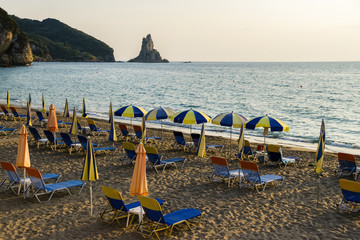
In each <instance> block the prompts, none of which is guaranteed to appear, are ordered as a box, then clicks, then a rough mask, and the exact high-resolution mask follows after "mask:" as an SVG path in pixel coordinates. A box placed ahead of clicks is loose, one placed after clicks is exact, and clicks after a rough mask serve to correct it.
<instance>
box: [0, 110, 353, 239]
mask: <svg viewBox="0 0 360 240" xmlns="http://www.w3.org/2000/svg"><path fill="white" fill-rule="evenodd" d="M19 112H20V113H23V114H24V113H25V110H24V109H19ZM32 116H35V112H34V111H33V112H32ZM58 119H61V120H65V119H64V118H62V117H61V116H60V114H58ZM67 121H70V119H69V120H67ZM80 121H81V125H82V126H87V123H86V120H84V119H80ZM23 124H25V121H16V122H14V121H10V120H0V126H3V127H14V128H16V129H20V127H21V125H23ZM96 124H97V126H98V127H101V128H102V129H109V126H110V125H109V123H107V122H105V121H100V120H96ZM34 126H35V127H36V128H38V129H39V132H41V134H42V130H43V129H44V127H40V125H39V124H38V123H37V121H35V123H34ZM130 129H131V130H132V128H131V127H130ZM59 130H60V131H63V132H68V131H69V126H67V127H65V128H59ZM116 131H117V134H118V135H119V134H120V130H119V128H118V126H117V127H116ZM29 135H30V134H29ZM42 135H43V134H42ZM160 135H161V131H160V130H155V129H148V136H160ZM185 137H186V138H187V139H188V140H190V136H189V135H188V134H185ZM17 139H18V135H17V133H16V134H15V135H13V136H10V137H7V136H0V152H1V161H8V162H11V163H13V164H15V161H16V154H17ZM120 139H121V138H120ZM92 140H93V142H96V143H98V144H99V146H112V143H110V142H108V140H107V135H101V136H96V137H94V136H92ZM135 143H136V144H137V142H136V141H135ZM206 143H207V144H223V143H224V140H223V139H221V138H218V137H207V138H206ZM226 143H227V144H228V141H226ZM232 144H233V154H231V155H229V154H227V151H222V152H219V151H216V150H214V151H208V153H207V156H206V157H205V158H199V157H197V156H196V153H195V150H194V149H193V150H192V151H190V152H189V151H184V150H183V149H182V148H180V147H177V146H176V145H175V140H174V137H173V134H172V132H170V131H164V133H163V139H162V141H161V142H160V143H150V145H154V146H156V147H157V148H158V150H159V153H160V154H161V155H163V156H164V158H171V157H184V158H187V162H186V163H185V166H184V168H180V167H179V168H178V169H175V168H173V167H169V168H168V169H166V170H165V171H164V172H159V173H156V172H155V170H153V169H151V168H149V169H147V179H148V188H149V196H150V197H156V198H160V199H163V200H165V201H166V204H165V205H164V207H163V209H164V212H165V213H169V212H172V211H175V210H179V209H182V208H190V207H193V208H196V209H199V210H201V212H202V214H203V218H202V222H201V224H200V225H199V226H197V225H193V229H192V231H189V230H187V229H185V230H182V231H180V230H174V232H173V234H172V238H173V239H289V238H292V239H359V234H360V230H359V227H360V219H359V214H357V213H347V212H338V211H337V209H336V203H338V202H339V201H340V200H341V196H342V195H341V191H340V187H339V179H338V177H336V176H335V174H334V171H335V169H336V168H337V166H338V161H337V156H336V154H335V153H328V152H326V153H325V158H324V166H323V169H324V173H323V176H322V178H321V186H320V201H319V205H318V206H317V204H316V202H317V193H316V190H317V175H316V174H315V172H314V171H313V168H314V167H313V166H309V165H311V164H313V163H314V155H315V153H314V152H311V151H307V150H305V149H295V148H289V147H287V146H283V153H284V155H285V156H297V157H300V158H301V159H302V162H301V166H300V167H294V166H288V167H287V168H285V169H280V168H279V167H274V166H267V165H259V168H260V172H261V174H276V175H281V176H283V177H285V182H284V185H283V186H282V187H273V186H269V187H267V188H266V190H265V191H264V192H263V193H260V194H259V193H257V192H256V191H255V190H254V189H246V188H241V189H239V187H238V185H234V186H232V187H228V186H227V185H226V184H225V183H222V182H221V183H220V182H219V183H214V182H209V179H208V176H209V175H210V174H211V172H212V171H213V166H212V164H211V162H210V159H209V157H210V156H212V155H214V156H220V157H226V159H227V160H228V162H229V165H230V169H237V168H239V160H238V159H236V157H235V153H236V152H235V149H237V147H236V141H233V143H232ZM252 144H253V146H254V147H255V146H256V143H252ZM29 146H30V159H31V165H32V167H34V168H37V169H39V170H40V171H41V172H42V173H58V174H61V175H62V176H61V178H60V181H66V180H72V179H77V180H80V177H81V171H82V167H83V162H84V159H85V154H84V153H82V152H79V153H78V154H74V155H69V153H68V151H67V150H66V149H58V150H57V151H52V150H51V149H50V148H49V147H40V149H37V147H36V144H35V142H34V141H30V144H29ZM115 146H116V151H115V153H114V154H112V153H111V154H97V155H96V160H97V164H98V172H99V180H97V181H95V182H93V192H94V216H90V214H89V212H90V199H89V184H87V185H86V186H85V188H84V190H83V192H82V193H81V194H80V195H78V196H69V195H68V194H67V193H65V192H64V193H56V194H55V195H54V197H53V199H52V200H51V201H49V202H43V203H38V202H37V201H36V199H35V198H26V199H24V198H23V197H22V196H16V195H14V194H13V193H12V191H10V190H5V189H4V187H3V188H1V189H0V239H142V238H143V237H142V235H140V234H139V233H137V232H136V231H135V228H134V227H130V228H127V229H124V228H123V227H124V226H125V225H124V224H125V221H122V227H120V226H119V225H118V224H117V223H113V224H107V223H104V222H103V221H101V219H100V217H99V213H100V212H101V211H102V210H103V209H104V208H105V207H106V206H107V204H108V203H107V200H106V198H105V196H104V195H103V193H102V191H101V186H102V185H104V186H108V187H112V188H115V189H118V190H119V191H120V192H121V193H122V195H123V197H124V201H125V202H126V203H130V202H133V201H137V198H136V197H131V196H130V195H129V187H130V181H131V177H132V172H133V166H132V165H122V164H121V159H122V158H123V156H124V155H125V153H124V150H123V148H122V147H121V141H118V142H116V143H115ZM357 161H359V156H357ZM18 171H19V174H20V173H21V170H18ZM4 177H5V172H4V171H3V170H1V171H0V179H3V178H4ZM348 179H352V178H351V177H349V178H348ZM6 185H7V183H6ZM135 222H137V218H136V219H135ZM160 236H161V238H162V239H166V238H167V236H165V234H164V232H161V233H160Z"/></svg>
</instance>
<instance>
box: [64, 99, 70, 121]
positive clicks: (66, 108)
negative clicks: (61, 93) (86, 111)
mask: <svg viewBox="0 0 360 240" xmlns="http://www.w3.org/2000/svg"><path fill="white" fill-rule="evenodd" d="M63 116H64V117H66V118H68V117H70V113H69V103H68V100H67V98H66V100H65V108H64V115H63Z"/></svg>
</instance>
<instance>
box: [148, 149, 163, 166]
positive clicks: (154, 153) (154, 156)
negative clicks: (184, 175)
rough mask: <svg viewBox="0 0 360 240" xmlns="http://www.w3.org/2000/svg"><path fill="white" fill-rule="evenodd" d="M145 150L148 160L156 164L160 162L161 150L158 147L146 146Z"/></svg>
mask: <svg viewBox="0 0 360 240" xmlns="http://www.w3.org/2000/svg"><path fill="white" fill-rule="evenodd" d="M145 151H146V155H147V157H148V160H149V161H150V162H151V163H152V164H154V165H157V164H160V161H161V156H160V155H159V152H158V150H157V149H156V147H150V146H145Z"/></svg>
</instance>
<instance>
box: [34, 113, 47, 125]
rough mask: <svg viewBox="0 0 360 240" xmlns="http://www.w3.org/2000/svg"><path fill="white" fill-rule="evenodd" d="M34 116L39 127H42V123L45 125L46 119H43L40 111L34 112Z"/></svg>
mask: <svg viewBox="0 0 360 240" xmlns="http://www.w3.org/2000/svg"><path fill="white" fill-rule="evenodd" d="M36 116H37V117H38V121H39V123H40V125H41V126H42V125H43V124H44V123H45V124H46V123H47V121H48V120H47V119H45V118H44V116H43V114H42V112H41V111H36Z"/></svg>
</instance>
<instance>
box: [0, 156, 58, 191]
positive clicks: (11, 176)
mask: <svg viewBox="0 0 360 240" xmlns="http://www.w3.org/2000/svg"><path fill="white" fill-rule="evenodd" d="M0 165H1V167H2V168H3V169H4V170H5V172H6V174H7V177H5V178H4V179H3V180H2V182H1V183H0V188H1V187H2V185H3V184H4V183H5V182H6V180H9V181H10V185H9V186H8V187H7V189H11V190H12V191H13V192H14V193H15V194H17V195H19V194H20V190H21V185H23V184H24V178H20V177H19V175H18V174H17V171H16V168H15V166H14V164H12V163H10V162H0ZM60 176H61V175H59V174H55V173H47V174H44V175H43V180H49V179H54V180H56V182H57V181H58V180H59V178H60ZM27 181H30V179H29V178H25V182H27ZM16 187H17V188H18V192H17V193H16V192H15V191H14V188H16ZM26 190H27V189H26Z"/></svg>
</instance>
